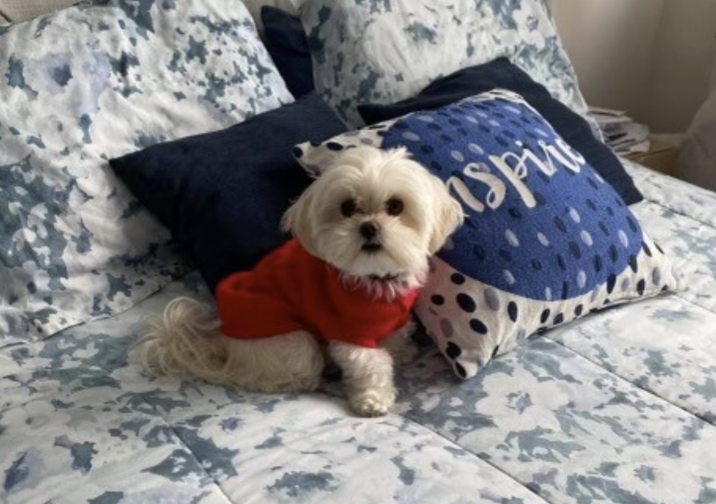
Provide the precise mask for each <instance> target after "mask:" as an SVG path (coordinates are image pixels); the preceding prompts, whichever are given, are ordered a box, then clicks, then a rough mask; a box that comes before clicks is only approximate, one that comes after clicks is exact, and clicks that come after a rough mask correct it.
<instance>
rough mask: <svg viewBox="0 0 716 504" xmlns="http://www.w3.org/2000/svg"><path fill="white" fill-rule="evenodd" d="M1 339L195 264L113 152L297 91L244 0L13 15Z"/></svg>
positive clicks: (0, 207)
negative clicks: (125, 177) (23, 18)
mask: <svg viewBox="0 0 716 504" xmlns="http://www.w3.org/2000/svg"><path fill="white" fill-rule="evenodd" d="M0 62H3V71H2V73H0V75H1V77H0V96H2V99H1V100H0V184H1V185H2V190H0V229H1V230H2V234H0V344H2V343H3V342H4V343H9V342H11V341H13V340H14V339H15V338H19V339H26V338H27V337H28V336H29V337H43V336H48V335H50V334H52V333H54V332H56V331H59V330H61V329H63V328H65V327H68V326H70V325H73V324H77V323H80V322H83V321H86V320H88V319H90V318H92V317H99V316H106V315H111V314H113V313H116V312H118V311H120V310H124V309H126V308H129V307H130V306H132V305H133V304H134V303H136V302H137V301H139V300H141V299H143V298H145V297H147V296H149V295H150V294H152V293H153V292H155V291H157V290H158V289H159V288H161V287H162V286H164V285H165V284H166V283H168V282H169V281H170V280H171V279H172V278H173V277H175V276H176V275H178V274H180V273H182V272H184V271H186V265H185V264H184V262H183V261H182V260H181V259H180V258H179V257H178V256H177V255H175V253H174V251H173V249H172V246H171V244H170V241H169V233H168V231H167V230H166V229H165V228H164V227H163V226H161V225H160V224H159V223H158V222H157V221H156V220H155V219H154V218H153V217H151V216H150V214H149V212H147V211H146V210H145V209H144V208H143V207H142V206H141V205H140V204H139V203H138V202H137V200H136V199H135V198H134V197H133V196H132V195H131V193H130V192H129V191H128V189H127V188H126V187H125V186H124V185H123V184H121V183H119V182H118V179H117V178H116V176H115V175H114V174H113V172H112V170H111V169H110V167H109V163H108V162H107V160H108V159H110V158H112V157H117V156H120V155H122V154H125V153H128V152H133V151H135V150H137V149H138V148H142V147H146V146H148V145H150V144H154V143H156V142H159V141H163V140H168V139H171V138H177V137H181V136H187V135H191V134H196V133H201V132H205V131H208V130H217V129H220V128H223V127H226V126H229V125H231V124H234V123H236V122H237V121H242V120H244V119H246V118H247V117H249V116H252V115H254V114H257V113H259V112H263V111H265V110H269V109H273V108H276V107H278V106H279V105H281V104H282V103H288V102H290V101H292V98H291V96H290V94H289V93H288V91H287V90H286V87H285V85H284V83H283V80H282V79H281V78H280V76H279V75H278V72H277V71H276V69H275V67H274V65H273V63H272V62H271V59H270V58H269V56H268V54H267V53H266V50H265V48H264V46H263V45H262V43H261V41H260V40H259V38H258V35H257V33H256V28H255V26H254V24H253V21H252V20H251V17H250V15H249V13H248V11H247V10H246V9H245V8H244V7H243V5H242V4H241V2H238V1H236V0H184V1H181V2H174V1H163V0H156V1H152V0H145V1H142V2H135V1H126V0H110V1H105V2H101V3H98V4H81V5H78V6H75V7H70V8H69V9H66V10H63V11H59V12H57V13H54V14H50V15H46V16H44V17H40V18H37V19H35V20H34V21H31V22H27V23H21V24H15V25H10V26H3V27H0Z"/></svg>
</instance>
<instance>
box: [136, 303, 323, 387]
mask: <svg viewBox="0 0 716 504" xmlns="http://www.w3.org/2000/svg"><path fill="white" fill-rule="evenodd" d="M220 326H221V324H220V322H219V321H218V319H217V318H216V315H215V312H214V311H213V310H212V309H211V308H209V307H208V306H206V305H203V304H201V303H198V302H196V301H194V300H192V299H188V298H178V299H175V300H173V301H172V302H171V303H169V305H168V306H167V308H166V309H165V311H164V314H163V316H162V317H160V318H159V319H158V320H156V321H155V322H154V323H152V324H151V325H150V326H149V329H148V331H147V332H146V334H145V335H144V337H143V338H142V340H140V342H139V344H138V345H137V347H136V348H135V350H134V352H133V359H134V360H136V361H138V364H139V365H140V366H141V367H143V368H145V369H146V370H147V371H149V372H151V373H153V374H164V375H169V376H177V377H179V378H185V379H189V378H194V379H196V378H198V379H202V380H206V381H208V382H211V383H216V384H220V385H233V386H238V387H241V388H244V389H247V390H250V391H256V392H272V393H278V392H305V391H311V390H315V389H316V388H317V387H318V386H319V385H320V383H321V374H322V372H323V355H322V352H321V349H320V346H319V344H318V342H317V341H316V340H315V338H313V336H312V335H311V334H309V333H307V332H305V331H296V332H292V333H289V334H284V335H278V336H274V337H271V338H263V339H256V340H240V339H235V338H228V337H226V336H223V335H222V334H221V332H220Z"/></svg>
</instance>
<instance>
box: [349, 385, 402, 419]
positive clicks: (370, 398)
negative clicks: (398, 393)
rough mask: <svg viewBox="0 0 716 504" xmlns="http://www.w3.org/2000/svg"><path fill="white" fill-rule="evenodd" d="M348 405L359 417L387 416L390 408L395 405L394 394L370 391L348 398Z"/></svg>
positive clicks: (391, 392)
mask: <svg viewBox="0 0 716 504" xmlns="http://www.w3.org/2000/svg"><path fill="white" fill-rule="evenodd" d="M348 403H349V404H350V407H351V409H352V410H353V411H355V412H356V413H357V414H358V415H360V416H364V417H378V416H383V415H386V414H388V411H389V410H390V408H391V407H392V406H393V404H395V393H394V392H393V391H376V390H370V391H366V392H363V393H360V394H356V395H353V396H351V397H349V398H348Z"/></svg>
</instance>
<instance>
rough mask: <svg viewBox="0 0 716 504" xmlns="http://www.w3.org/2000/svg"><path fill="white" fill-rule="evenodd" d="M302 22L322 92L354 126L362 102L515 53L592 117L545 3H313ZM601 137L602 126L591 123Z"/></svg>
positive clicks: (388, 97)
mask: <svg viewBox="0 0 716 504" xmlns="http://www.w3.org/2000/svg"><path fill="white" fill-rule="evenodd" d="M300 15H301V20H302V21H303V25H304V29H305V31H306V33H307V35H308V42H309V47H310V50H311V53H312V55H313V59H314V77H315V85H316V89H317V90H318V92H319V93H320V94H321V95H322V96H323V97H324V99H326V100H327V101H328V103H329V104H331V105H332V106H334V107H335V108H337V110H338V111H339V114H340V115H341V116H342V117H344V118H345V119H346V120H347V121H348V122H349V123H350V124H352V125H354V126H359V125H362V124H363V123H362V122H361V119H360V116H359V114H358V113H357V111H356V106H357V105H358V104H361V103H392V102H395V101H398V100H402V99H404V98H408V97H410V96H413V95H414V94H416V93H417V92H418V91H420V90H421V89H422V88H424V87H425V86H427V85H428V84H430V82H432V81H433V80H435V79H436V78H437V77H440V76H443V75H447V74H450V73H452V72H454V71H456V70H459V69H460V68H464V67H467V66H471V65H476V64H481V63H486V62H488V61H491V60H493V59H495V58H498V57H500V56H507V57H509V58H510V60H511V61H512V62H513V63H515V64H516V65H517V66H519V67H520V68H522V69H523V70H525V71H526V72H527V73H528V74H529V75H530V76H531V77H532V78H533V79H535V80H536V81H537V82H539V83H540V84H543V85H545V86H546V87H547V89H549V90H550V92H551V93H552V94H553V95H554V96H555V98H557V99H558V100H560V101H561V102H563V103H564V104H566V105H568V106H569V107H570V108H571V109H573V110H574V111H575V112H578V113H580V114H581V115H583V116H585V117H587V106H586V104H585V102H584V98H583V97H582V95H581V93H580V91H579V87H578V86H577V76H576V74H575V72H574V69H573V68H572V64H571V63H570V61H569V58H568V57H567V53H566V52H565V50H564V48H563V47H562V43H561V41H560V39H559V36H558V34H557V31H556V28H555V26H554V22H553V19H552V15H551V13H550V11H549V8H548V7H547V5H546V2H545V0H515V1H511V2H506V1H504V0H483V1H479V2H476V1H474V0H448V1H445V2H440V6H439V8H436V7H435V6H434V4H433V3H431V2H415V1H413V0H381V1H364V0H308V1H307V2H306V3H305V5H303V6H302V8H301V13H300ZM590 122H591V124H592V125H593V130H594V132H595V134H596V135H597V137H598V138H601V134H600V133H599V128H598V127H596V124H594V123H593V121H591V119H590Z"/></svg>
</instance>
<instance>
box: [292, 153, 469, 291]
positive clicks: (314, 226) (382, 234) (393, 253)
mask: <svg viewBox="0 0 716 504" xmlns="http://www.w3.org/2000/svg"><path fill="white" fill-rule="evenodd" d="M462 219H463V214H462V209H461V207H460V204H459V203H458V202H457V201H456V200H454V199H453V198H452V197H451V196H450V194H449V193H448V190H447V189H446V187H445V185H444V184H443V183H442V182H441V181H440V179H438V178H437V177H435V176H434V175H432V174H430V173H429V172H428V171H427V170H426V169H425V168H424V167H423V166H422V165H420V164H418V163H416V162H415V161H412V160H411V159H409V157H408V155H407V153H406V151H405V150H404V149H395V150H392V151H382V150H380V149H376V148H374V147H357V148H352V149H348V150H346V151H345V152H343V153H342V154H341V155H339V156H338V157H337V159H336V162H335V163H334V164H333V165H332V166H330V167H328V168H327V169H326V170H325V171H324V172H323V173H322V174H321V175H320V177H318V179H317V180H316V181H315V182H314V183H313V184H312V185H311V187H309V188H308V190H307V191H306V192H304V193H303V195H301V197H300V198H299V199H298V201H296V203H295V204H294V205H293V206H292V207H291V208H290V209H289V210H288V211H287V212H286V215H285V216H284V227H285V228H286V229H290V230H291V231H292V232H293V234H294V235H295V236H296V237H297V238H298V239H299V241H300V242H301V244H302V245H303V246H304V247H305V248H306V250H308V251H309V252H310V253H311V254H313V255H315V256H316V257H320V258H321V259H323V260H325V261H326V262H328V263H330V264H332V265H333V266H335V267H336V268H338V269H339V270H341V271H342V272H343V273H345V274H347V275H349V276H352V277H359V278H367V279H372V280H378V281H381V280H383V281H384V280H396V279H399V280H401V281H403V282H407V283H409V284H410V286H411V287H414V286H416V285H417V284H418V283H419V282H420V279H421V278H422V277H423V276H424V273H425V270H426V268H427V259H428V257H429V256H430V255H432V254H433V253H435V252H437V251H438V250H439V249H440V248H441V247H442V246H443V244H444V243H445V240H446V239H447V237H448V236H449V235H450V234H451V233H452V232H453V231H455V229H456V228H457V227H458V226H459V225H460V224H461V223H462Z"/></svg>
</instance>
